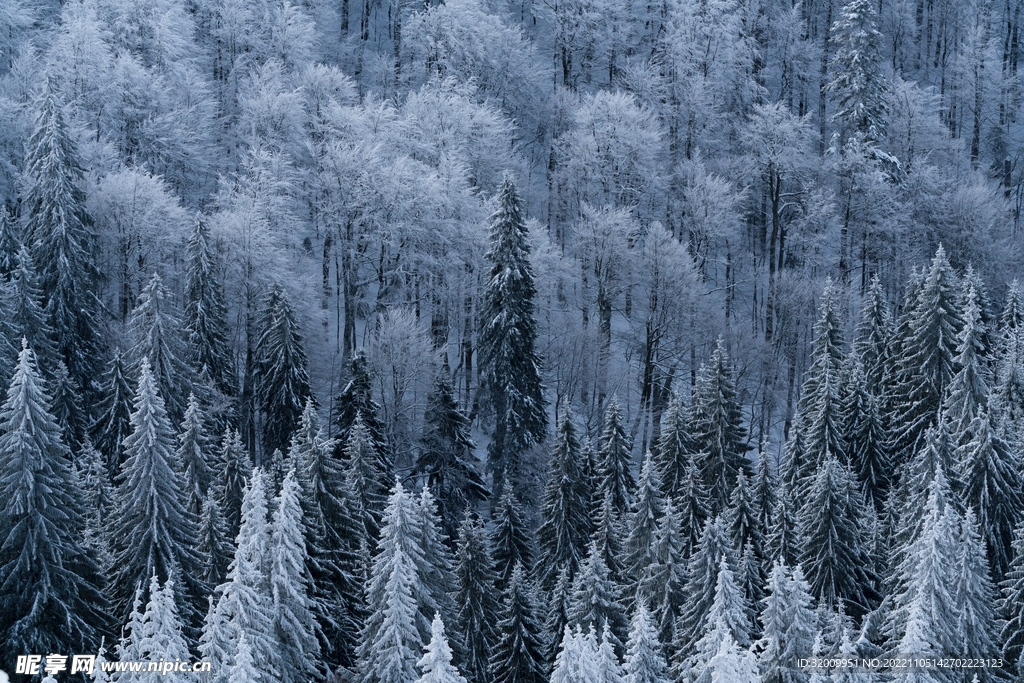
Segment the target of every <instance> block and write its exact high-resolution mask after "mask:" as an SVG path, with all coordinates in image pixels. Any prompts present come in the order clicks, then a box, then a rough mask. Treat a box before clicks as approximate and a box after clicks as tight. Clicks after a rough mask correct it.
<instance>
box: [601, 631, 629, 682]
mask: <svg viewBox="0 0 1024 683" xmlns="http://www.w3.org/2000/svg"><path fill="white" fill-rule="evenodd" d="M594 665H595V669H596V670H595V672H594V682H595V683H625V672H624V671H623V670H622V665H621V664H619V657H618V655H617V654H615V646H614V645H613V643H612V635H611V631H610V630H609V628H608V626H605V627H604V630H603V631H602V632H601V644H600V645H599V646H598V648H597V656H596V658H595V660H594Z"/></svg>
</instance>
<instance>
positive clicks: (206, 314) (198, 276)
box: [184, 216, 237, 396]
mask: <svg viewBox="0 0 1024 683" xmlns="http://www.w3.org/2000/svg"><path fill="white" fill-rule="evenodd" d="M185 259H186V270H185V316H184V317H185V330H186V333H187V336H186V341H187V342H188V349H189V355H190V358H191V360H192V365H193V367H194V368H196V370H197V371H198V372H199V374H200V375H205V376H207V377H209V379H210V381H211V383H212V384H213V387H214V388H215V389H216V390H217V391H219V392H220V393H221V394H223V395H224V396H234V395H235V393H236V392H237V388H236V385H237V381H236V379H235V377H234V370H233V368H232V361H231V346H230V345H229V343H228V326H227V305H226V304H225V302H224V289H223V287H222V286H221V282H220V280H219V279H218V275H217V272H216V270H217V265H216V263H215V255H214V252H213V248H212V247H211V245H210V228H209V226H207V224H206V221H205V220H204V219H203V217H202V216H197V217H196V221H195V223H194V224H193V226H192V232H191V233H190V234H189V237H188V244H187V245H186V247H185Z"/></svg>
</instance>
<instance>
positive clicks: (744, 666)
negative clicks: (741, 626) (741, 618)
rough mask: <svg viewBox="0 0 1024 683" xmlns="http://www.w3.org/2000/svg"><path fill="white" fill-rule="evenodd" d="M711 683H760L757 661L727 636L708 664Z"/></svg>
mask: <svg viewBox="0 0 1024 683" xmlns="http://www.w3.org/2000/svg"><path fill="white" fill-rule="evenodd" d="M708 670H709V671H710V672H711V683H760V680H761V678H760V677H759V676H758V675H757V660H756V659H755V658H754V655H752V654H751V653H750V651H749V650H745V649H743V648H741V647H739V646H737V645H736V642H735V641H734V640H733V639H732V638H731V637H730V636H729V634H726V635H725V637H724V638H723V639H722V643H721V645H719V648H718V652H717V653H715V656H714V657H712V658H711V660H710V661H709V662H708Z"/></svg>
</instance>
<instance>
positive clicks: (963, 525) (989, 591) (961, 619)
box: [953, 508, 1000, 681]
mask: <svg viewBox="0 0 1024 683" xmlns="http://www.w3.org/2000/svg"><path fill="white" fill-rule="evenodd" d="M956 540H957V541H958V545H957V548H958V552H957V563H956V581H955V583H954V585H953V595H954V599H955V600H956V614H957V628H956V635H957V641H955V642H954V643H953V651H954V652H962V653H963V654H964V656H965V657H967V658H968V659H971V658H974V659H984V658H987V657H991V656H992V654H993V653H995V652H999V649H1000V648H999V645H1000V643H999V636H998V634H999V627H1000V624H999V621H998V618H997V612H996V609H997V605H998V601H997V592H996V588H995V585H994V584H993V582H992V580H991V578H989V565H988V560H987V559H986V557H985V541H984V540H983V539H982V538H981V536H980V535H979V534H978V525H977V522H976V521H975V517H974V512H973V511H972V510H971V509H970V508H968V509H967V512H966V513H965V514H964V515H963V518H962V519H961V520H960V524H959V528H958V529H957V530H956ZM999 678H1000V677H999V676H998V674H997V673H996V672H994V671H983V672H981V675H980V676H979V679H980V680H982V681H994V680H999Z"/></svg>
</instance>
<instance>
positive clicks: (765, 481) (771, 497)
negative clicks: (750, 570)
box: [754, 442, 779, 566]
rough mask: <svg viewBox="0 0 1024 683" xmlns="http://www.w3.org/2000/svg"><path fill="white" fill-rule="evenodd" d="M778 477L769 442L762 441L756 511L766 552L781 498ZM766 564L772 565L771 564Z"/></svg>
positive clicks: (758, 460) (755, 489) (757, 480)
mask: <svg viewBox="0 0 1024 683" xmlns="http://www.w3.org/2000/svg"><path fill="white" fill-rule="evenodd" d="M777 479H778V478H777V477H776V476H775V471H774V468H773V466H772V462H771V459H770V456H769V455H768V444H767V442H762V444H761V452H760V454H759V455H758V459H757V475H756V478H755V479H754V511H755V518H756V520H757V526H758V529H760V531H761V536H762V537H763V538H764V542H765V551H766V552H767V542H768V541H767V538H768V533H769V530H770V529H771V528H772V523H773V521H774V519H775V518H774V517H773V513H774V511H775V505H776V503H777V501H778V499H779V495H778V492H777V489H778V487H779V484H778V480H777ZM766 557H767V555H766ZM766 566H770V564H769V565H766Z"/></svg>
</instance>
